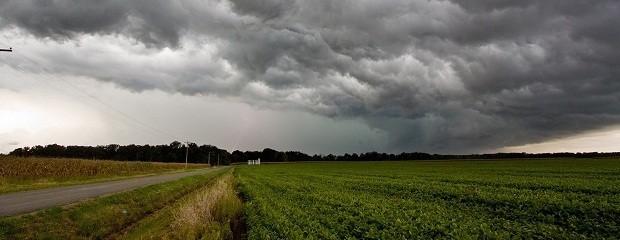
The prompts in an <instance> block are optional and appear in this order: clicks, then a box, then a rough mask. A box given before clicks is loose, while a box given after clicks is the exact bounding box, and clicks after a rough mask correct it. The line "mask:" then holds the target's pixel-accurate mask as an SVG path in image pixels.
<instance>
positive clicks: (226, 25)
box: [0, 0, 620, 153]
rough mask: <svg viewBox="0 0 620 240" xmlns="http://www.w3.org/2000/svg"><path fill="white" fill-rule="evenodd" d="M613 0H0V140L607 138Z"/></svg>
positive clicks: (553, 141) (531, 146)
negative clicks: (3, 49)
mask: <svg viewBox="0 0 620 240" xmlns="http://www.w3.org/2000/svg"><path fill="white" fill-rule="evenodd" d="M619 8H620V3H619V2H617V1H612V0H608V1H597V2H596V3H589V2H583V1H519V0H504V1H483V0H475V1H428V0H388V1H370V0H368V1H366V0H363V1H360V0H356V1H352V0H336V1H333V0H330V1H311V0H264V1H246V0H223V1H219V0H218V1H216V0H206V1H203V0H178V1H177V0H161V1H160V0H156V1H148V2H147V1H120V0H107V1H94V0H92V1H91V0H87V1H78V2H75V1H68V0H60V1H52V2H47V1H43V2H41V1H34V0H8V1H1V2H0V48H8V47H13V48H14V50H15V51H13V52H0V153H7V152H9V151H11V150H13V149H15V148H17V147H23V146H32V145H37V144H40V145H45V144H50V143H58V144H65V145H69V144H71V145H99V144H109V143H119V144H131V143H135V144H168V143H170V142H172V141H174V140H179V141H191V142H195V143H197V144H212V145H216V146H218V147H221V148H224V149H227V150H229V151H230V150H234V149H241V150H261V149H263V148H266V147H270V148H274V149H277V150H298V151H303V152H307V153H345V152H369V151H381V152H403V151H422V152H431V153H480V152H498V151H514V152H522V151H525V152H566V151H570V152H589V151H620V144H618V143H619V142H620V70H619V69H620V52H619V51H617V50H616V49H618V48H620V29H619V28H618V27H617V23H618V22H620V17H619V15H618V14H617V13H618V12H620V9H619Z"/></svg>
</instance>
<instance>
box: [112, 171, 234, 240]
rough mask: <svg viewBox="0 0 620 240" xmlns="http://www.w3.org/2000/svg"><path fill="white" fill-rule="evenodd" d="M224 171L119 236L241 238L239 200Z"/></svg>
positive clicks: (137, 237) (131, 237) (141, 237)
mask: <svg viewBox="0 0 620 240" xmlns="http://www.w3.org/2000/svg"><path fill="white" fill-rule="evenodd" d="M236 188H237V183H236V181H235V179H234V177H233V175H232V173H230V172H229V173H227V174H225V175H223V176H221V177H220V178H218V179H217V180H216V181H214V182H213V183H211V184H208V185H205V186H204V188H202V189H200V190H198V191H196V192H195V193H193V194H189V195H188V196H186V197H185V198H183V199H182V200H180V201H179V202H178V203H177V204H175V205H173V206H170V208H169V209H166V210H164V211H162V212H159V213H157V214H155V215H153V216H151V217H150V218H149V219H146V220H145V221H143V222H141V223H139V224H138V226H136V227H135V228H134V229H132V231H130V232H127V233H125V234H124V236H123V237H122V238H121V239H245V228H246V227H245V224H244V222H243V211H242V209H243V203H242V202H241V200H240V199H239V198H238V197H237V193H236Z"/></svg>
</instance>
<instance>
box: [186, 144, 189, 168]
mask: <svg viewBox="0 0 620 240" xmlns="http://www.w3.org/2000/svg"><path fill="white" fill-rule="evenodd" d="M187 155H189V142H185V168H187Z"/></svg>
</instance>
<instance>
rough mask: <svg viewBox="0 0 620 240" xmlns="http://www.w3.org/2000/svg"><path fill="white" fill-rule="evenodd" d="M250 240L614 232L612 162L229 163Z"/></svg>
mask: <svg viewBox="0 0 620 240" xmlns="http://www.w3.org/2000/svg"><path fill="white" fill-rule="evenodd" d="M236 175H237V177H238V180H239V181H240V183H241V185H242V187H241V194H242V195H243V197H244V198H245V199H246V206H245V217H246V221H247V226H248V238H249V239H351V238H362V239H416V238H418V239H427V238H467V239H471V238H499V239H507V238H556V239H598V238H607V239H617V238H619V237H620V159H553V160H503V161H441V162H361V163H353V162H352V163H345V162H336V163H300V164H273V165H253V166H243V167H239V168H237V170H236Z"/></svg>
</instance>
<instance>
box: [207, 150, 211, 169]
mask: <svg viewBox="0 0 620 240" xmlns="http://www.w3.org/2000/svg"><path fill="white" fill-rule="evenodd" d="M207 164H209V166H211V152H209V159H208V160H207Z"/></svg>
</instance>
